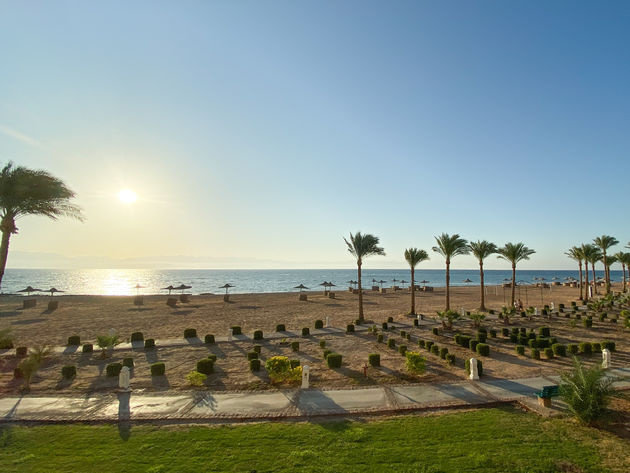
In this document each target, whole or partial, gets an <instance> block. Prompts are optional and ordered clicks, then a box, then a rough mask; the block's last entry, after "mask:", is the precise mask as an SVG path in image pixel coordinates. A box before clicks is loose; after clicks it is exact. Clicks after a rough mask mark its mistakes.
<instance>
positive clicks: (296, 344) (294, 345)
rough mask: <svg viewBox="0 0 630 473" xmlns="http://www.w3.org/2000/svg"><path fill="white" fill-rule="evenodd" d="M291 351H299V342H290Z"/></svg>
mask: <svg viewBox="0 0 630 473" xmlns="http://www.w3.org/2000/svg"><path fill="white" fill-rule="evenodd" d="M291 351H300V342H291Z"/></svg>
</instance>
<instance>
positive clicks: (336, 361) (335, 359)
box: [326, 353, 342, 368]
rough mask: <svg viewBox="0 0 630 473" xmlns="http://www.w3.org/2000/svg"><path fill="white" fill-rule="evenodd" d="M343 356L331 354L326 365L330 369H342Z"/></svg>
mask: <svg viewBox="0 0 630 473" xmlns="http://www.w3.org/2000/svg"><path fill="white" fill-rule="evenodd" d="M341 362H342V356H341V355H340V354H339V353H329V354H328V356H327V357H326V364H327V365H328V367H329V368H341Z"/></svg>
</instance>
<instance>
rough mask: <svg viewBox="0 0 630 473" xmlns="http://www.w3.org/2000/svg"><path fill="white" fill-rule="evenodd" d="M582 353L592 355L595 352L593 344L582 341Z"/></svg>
mask: <svg viewBox="0 0 630 473" xmlns="http://www.w3.org/2000/svg"><path fill="white" fill-rule="evenodd" d="M580 353H581V354H583V355H587V356H588V355H591V354H592V353H593V346H592V345H591V344H590V343H589V342H582V343H580Z"/></svg>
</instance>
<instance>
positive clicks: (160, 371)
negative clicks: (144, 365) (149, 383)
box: [151, 361, 166, 376]
mask: <svg viewBox="0 0 630 473" xmlns="http://www.w3.org/2000/svg"><path fill="white" fill-rule="evenodd" d="M164 373H166V365H165V364H164V363H163V362H161V361H159V362H157V363H153V364H152V365H151V376H164Z"/></svg>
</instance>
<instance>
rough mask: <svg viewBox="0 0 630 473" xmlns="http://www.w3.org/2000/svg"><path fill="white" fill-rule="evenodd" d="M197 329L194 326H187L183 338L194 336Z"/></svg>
mask: <svg viewBox="0 0 630 473" xmlns="http://www.w3.org/2000/svg"><path fill="white" fill-rule="evenodd" d="M196 337H197V330H196V329H194V328H187V329H185V330H184V338H196Z"/></svg>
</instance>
